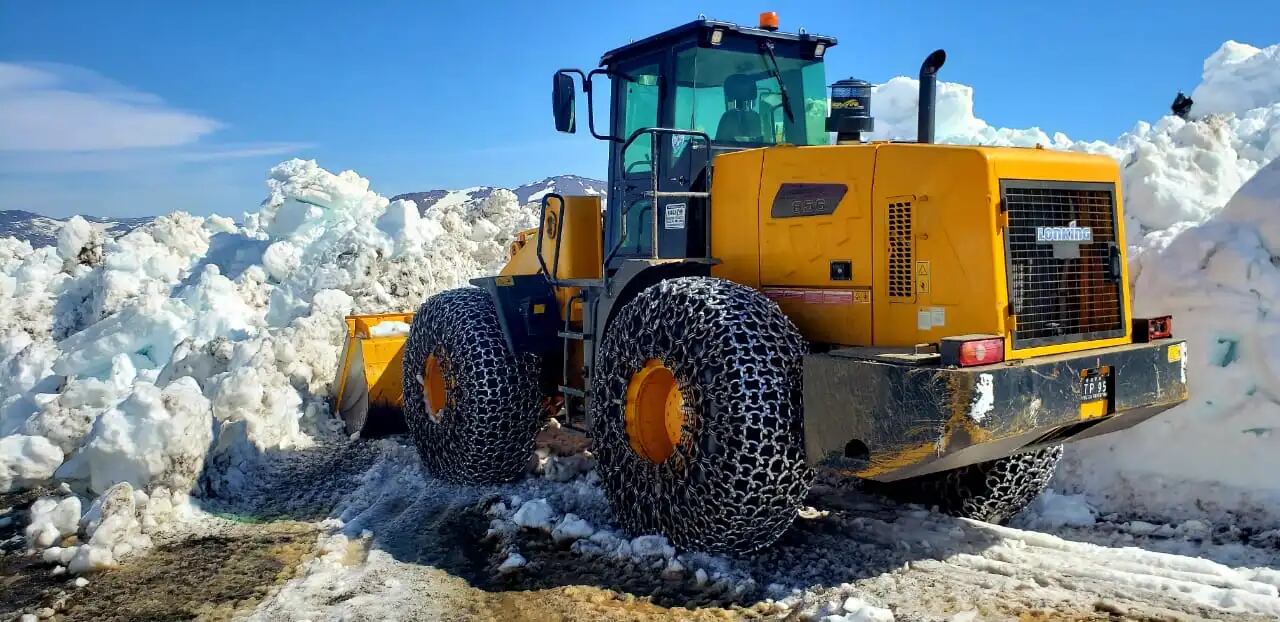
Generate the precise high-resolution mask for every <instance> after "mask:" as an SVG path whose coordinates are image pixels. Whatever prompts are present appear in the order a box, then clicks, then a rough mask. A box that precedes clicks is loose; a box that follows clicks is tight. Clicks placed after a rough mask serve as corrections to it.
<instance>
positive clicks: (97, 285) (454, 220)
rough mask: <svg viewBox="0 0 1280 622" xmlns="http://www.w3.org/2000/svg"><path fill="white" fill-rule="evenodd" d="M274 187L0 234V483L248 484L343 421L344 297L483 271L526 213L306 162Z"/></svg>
mask: <svg viewBox="0 0 1280 622" xmlns="http://www.w3.org/2000/svg"><path fill="white" fill-rule="evenodd" d="M267 186H268V189H269V191H270V194H269V196H268V198H267V200H265V201H264V202H263V204H262V206H261V209H259V210H258V211H256V212H253V213H248V214H245V216H244V218H243V223H244V224H243V226H238V225H236V224H235V223H234V222H233V221H231V220H230V219H227V218H223V217H219V216H211V217H209V218H199V217H195V216H191V215H188V214H184V213H173V214H169V215H167V216H162V217H160V218H158V219H156V220H155V221H154V222H153V223H151V224H149V225H146V226H144V227H142V228H140V229H137V230H135V231H133V232H131V233H129V234H127V235H125V236H122V237H120V238H118V239H114V240H110V241H106V242H104V241H103V237H102V236H101V234H99V233H98V232H97V231H96V230H94V229H93V228H92V227H90V226H88V223H86V222H85V221H84V220H83V219H78V218H73V219H71V220H70V221H68V222H67V223H66V224H65V225H64V226H63V228H62V230H61V231H60V232H59V234H58V238H57V240H58V244H57V245H56V246H50V247H45V248H39V249H33V248H31V247H30V245H28V244H26V243H23V242H19V241H17V240H14V239H9V238H6V239H0V305H3V306H4V307H5V308H6V309H9V310H11V312H9V313H6V314H3V315H0V447H2V448H3V451H0V491H6V492H7V491H10V490H16V489H22V488H25V487H28V486H31V485H35V484H39V483H41V482H44V481H47V480H49V479H50V478H51V477H54V478H56V479H58V480H61V481H64V482H67V483H70V484H72V486H73V487H74V488H75V489H76V490H77V491H79V492H80V493H81V494H84V495H87V496H88V497H89V498H92V495H94V494H103V493H105V492H106V491H107V490H109V489H113V488H112V487H113V486H115V485H116V484H119V483H122V482H124V483H127V484H128V485H130V486H132V487H133V490H135V491H136V492H137V494H139V495H147V494H154V492H155V491H156V490H172V491H180V492H181V493H182V494H185V493H187V492H190V491H195V492H200V491H208V492H213V493H227V494H230V493H234V492H236V491H237V490H240V489H242V488H244V487H245V485H246V483H247V482H248V481H249V480H251V479H252V477H253V473H254V470H255V469H256V468H257V466H256V465H257V464H258V462H259V461H260V460H261V458H262V456H263V455H264V454H267V453H269V452H272V451H279V450H294V449H298V448H302V447H306V446H309V445H311V444H312V443H313V442H314V441H315V439H318V438H329V437H332V436H334V435H335V434H336V429H337V427H338V426H339V424H338V422H337V421H336V420H335V418H334V417H332V416H331V414H330V413H329V412H328V405H327V399H328V398H329V396H330V394H331V392H332V387H333V380H334V374H335V370H336V369H337V364H338V357H339V355H340V349H341V346H342V342H343V339H344V338H345V330H346V328H345V324H344V322H343V316H344V315H346V314H349V313H352V312H386V311H392V310H399V311H412V310H415V309H416V307H417V305H418V304H419V303H420V302H421V301H422V300H423V299H424V298H425V297H426V296H427V295H428V294H430V293H433V292H435V291H437V290H440V289H444V288H449V287H457V286H460V285H464V284H465V283H466V281H467V279H469V278H472V277H475V276H479V275H482V274H486V273H489V272H492V271H493V270H495V269H496V268H497V267H498V266H499V265H500V264H501V263H502V262H503V261H504V260H505V259H506V251H507V248H508V244H509V241H510V239H511V238H512V237H513V236H514V234H515V232H516V231H518V230H521V229H524V228H528V227H530V226H533V225H534V224H535V222H536V214H534V213H533V212H532V211H531V210H529V209H527V208H523V207H521V206H520V205H518V204H517V201H516V199H515V196H514V195H513V194H512V193H511V192H509V191H504V190H497V191H494V192H492V193H490V194H488V195H487V196H485V197H484V198H483V199H480V200H477V201H474V202H471V203H466V202H460V203H457V204H450V205H445V206H437V208H436V209H433V210H431V211H430V212H429V213H428V214H427V215H421V214H420V213H419V211H418V209H417V208H416V206H415V205H414V204H413V203H412V202H407V201H397V202H395V203H391V202H389V201H388V200H387V199H385V198H383V197H381V196H380V195H378V194H377V193H374V192H372V191H371V190H369V182H368V180H366V179H364V178H361V177H360V176H358V175H356V174H355V173H354V172H351V171H346V172H343V173H340V174H336V175H335V174H332V173H330V172H328V171H326V170H324V169H322V168H320V167H319V166H318V165H317V164H316V163H315V162H314V161H303V160H291V161H288V162H284V163H282V164H280V165H278V166H276V167H275V168H273V169H272V170H271V172H270V176H269V179H268V180H267ZM385 329H386V330H388V331H398V332H404V329H407V326H401V325H396V324H389V325H386V327H385ZM131 513H132V514H137V516H138V520H137V521H135V522H138V521H141V519H142V518H141V517H143V516H144V513H142V512H132V511H130V512H124V511H121V515H125V514H131ZM115 522H118V521H115ZM115 522H109V523H107V524H108V525H109V527H108V531H105V532H104V531H101V530H89V531H84V532H82V535H83V536H85V537H89V538H97V539H98V540H100V541H105V540H104V539H109V540H110V541H111V542H117V541H124V542H129V543H130V544H129V546H127V547H125V548H126V550H124V551H123V552H122V551H121V549H120V547H119V546H117V545H115V544H112V545H111V546H108V545H106V544H101V545H99V544H94V543H92V542H91V543H90V544H92V545H93V546H95V547H97V548H95V549H94V550H95V551H98V552H97V553H93V555H94V557H93V559H92V560H88V561H84V562H83V563H72V564H71V566H70V567H71V568H73V569H85V568H92V567H101V566H104V565H109V564H110V559H109V558H107V557H106V552H110V553H111V554H112V555H113V556H118V555H121V554H126V553H127V552H128V550H131V549H135V548H137V546H134V545H135V544H137V542H133V541H132V539H131V536H117V535H115V534H119V533H122V531H121V529H120V528H118V527H116V526H114V525H115ZM50 524H54V523H51V522H49V521H45V522H44V523H42V525H44V526H42V527H41V531H40V532H39V533H35V534H33V535H36V536H39V535H41V534H45V535H46V536H47V534H50V533H55V532H53V531H49V530H48V529H46V527H47V526H48V525H50ZM139 524H141V523H140V522H139ZM125 531H128V530H127V529H126V530H125ZM56 533H57V534H58V535H59V536H65V535H66V534H64V533H63V531H62V529H61V528H60V527H59V528H57V530H56ZM105 534H111V535H110V536H108V535H105ZM122 538H123V540H122ZM48 539H49V538H48V537H44V538H42V539H41V541H44V540H48ZM139 542H140V541H139ZM82 546H85V545H82ZM76 554H77V555H79V554H81V553H78V552H77V553H76ZM60 555H61V556H65V555H67V553H66V552H65V551H64V552H61V553H60ZM83 555H89V553H84V554H83ZM59 559H61V557H59ZM104 560H106V561H104ZM68 563H70V560H68Z"/></svg>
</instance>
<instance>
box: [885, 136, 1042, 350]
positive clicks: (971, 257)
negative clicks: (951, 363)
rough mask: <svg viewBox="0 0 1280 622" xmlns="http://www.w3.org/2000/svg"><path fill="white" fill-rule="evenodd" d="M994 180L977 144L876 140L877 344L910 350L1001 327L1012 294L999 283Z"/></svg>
mask: <svg viewBox="0 0 1280 622" xmlns="http://www.w3.org/2000/svg"><path fill="white" fill-rule="evenodd" d="M1024 151H1025V150H1024ZM989 179H990V172H989V166H988V162H987V159H986V157H985V156H984V154H983V152H982V151H981V150H979V149H974V148H963V147H947V146H941V145H909V144H902V145H899V144H889V145H881V146H880V149H879V152H878V156H877V161H876V178H875V193H874V194H875V196H874V198H873V203H874V212H875V217H874V224H873V227H872V231H873V237H874V243H873V249H874V254H875V257H876V258H877V259H882V261H881V263H879V265H878V267H877V268H876V270H877V271H876V279H875V288H874V293H873V295H872V297H873V299H874V301H875V302H874V307H875V318H876V321H875V335H874V337H873V339H872V343H874V344H875V345H877V346H886V347H908V346H912V345H915V344H920V343H935V342H937V341H938V340H940V339H941V338H943V337H948V336H953V335H964V334H971V333H995V334H1003V333H1004V308H1005V306H1006V295H1005V293H1004V290H1003V289H1001V288H1000V287H997V280H996V274H997V272H999V271H1001V267H1000V266H1001V265H1003V264H1002V261H1003V257H1002V256H998V255H996V247H997V245H996V237H997V222H996V210H997V202H998V200H999V197H998V195H997V194H996V191H995V190H994V189H993V187H991V186H989V185H988V184H989ZM997 187H998V186H997Z"/></svg>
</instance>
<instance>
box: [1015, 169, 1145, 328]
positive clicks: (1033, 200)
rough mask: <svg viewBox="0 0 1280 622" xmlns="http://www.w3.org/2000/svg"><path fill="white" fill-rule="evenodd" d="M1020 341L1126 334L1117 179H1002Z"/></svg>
mask: <svg viewBox="0 0 1280 622" xmlns="http://www.w3.org/2000/svg"><path fill="white" fill-rule="evenodd" d="M1001 187H1002V190H1003V195H1004V197H1003V198H1004V204H1003V206H1004V209H1005V211H1006V212H1007V213H1008V216H1009V228H1008V231H1007V232H1006V244H1007V245H1006V259H1007V261H1008V269H1009V271H1008V274H1009V303H1010V306H1011V307H1012V309H1011V310H1012V311H1013V313H1014V315H1016V316H1017V323H1016V324H1015V326H1016V328H1015V329H1014V331H1013V347H1014V348H1029V347H1035V346H1044V345H1050V344H1057V343H1072V342H1078V341H1093V340H1097V339H1107V338H1111V337H1120V336H1123V335H1124V327H1125V322H1126V321H1127V320H1126V319H1125V317H1124V315H1125V314H1124V305H1123V304H1121V302H1122V301H1121V298H1122V296H1121V291H1122V290H1121V282H1120V278H1121V271H1120V269H1121V265H1120V246H1119V245H1120V244H1122V243H1123V242H1124V241H1123V240H1120V239H1119V238H1118V236H1117V235H1116V214H1115V187H1114V186H1113V185H1112V184H1108V183H1083V182H1065V181H1063V182H1057V181H1027V180H1012V179H1006V180H1001Z"/></svg>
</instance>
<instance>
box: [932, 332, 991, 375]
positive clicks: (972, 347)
mask: <svg viewBox="0 0 1280 622" xmlns="http://www.w3.org/2000/svg"><path fill="white" fill-rule="evenodd" d="M939 350H940V351H941V354H942V364H943V365H946V366H951V367H973V366H975V365H991V364H992V363H999V362H1000V361H1003V360H1004V338H1003V337H995V336H992V335H961V336H959V337H947V338H945V339H943V340H942V343H941V344H940V347H939Z"/></svg>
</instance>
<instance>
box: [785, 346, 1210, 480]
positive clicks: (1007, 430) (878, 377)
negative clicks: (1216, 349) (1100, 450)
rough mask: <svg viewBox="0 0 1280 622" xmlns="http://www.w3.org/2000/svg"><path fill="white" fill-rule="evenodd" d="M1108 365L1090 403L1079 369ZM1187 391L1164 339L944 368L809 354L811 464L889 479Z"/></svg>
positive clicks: (1026, 446)
mask: <svg viewBox="0 0 1280 622" xmlns="http://www.w3.org/2000/svg"><path fill="white" fill-rule="evenodd" d="M1104 368H1105V369H1106V371H1107V380H1106V398H1105V399H1103V400H1093V401H1090V402H1087V403H1086V402H1083V401H1082V395H1083V383H1082V380H1081V378H1082V373H1084V372H1086V371H1087V370H1091V369H1104ZM1186 399H1187V378H1186V344H1185V342H1183V341H1181V340H1169V339H1166V340H1161V341H1157V342H1153V343H1135V344H1127V345H1122V346H1116V347H1110V348H1099V349H1094V350H1086V351H1083V352H1072V353H1069V354H1060V355H1053V356H1043V357H1036V358H1033V359H1026V360H1021V361H1009V362H1007V363H999V364H996V365H987V366H982V367H968V368H963V369H944V368H939V367H937V366H919V365H911V364H906V363H901V362H895V361H889V360H886V359H883V358H877V357H876V353H875V352H873V351H870V350H869V349H866V348H849V349H842V350H833V351H831V352H827V353H823V354H811V355H808V356H806V357H805V362H804V404H805V449H806V451H807V455H808V457H809V462H810V464H814V465H819V464H820V465H823V466H826V467H830V468H833V469H835V470H837V471H840V472H841V473H843V474H845V475H852V476H857V477H863V478H868V479H874V480H879V481H894V480H899V479H905V478H909V477H915V476H918V475H925V474H927V473H934V472H937V471H943V470H947V469H953V468H957V467H962V466H966V465H970V464H976V463H979V462H985V461H987V460H994V459H996V458H1002V457H1004V456H1008V455H1012V454H1015V453H1019V452H1022V451H1028V450H1032V449H1036V448H1038V447H1044V446H1047V445H1055V444H1059V443H1064V442H1069V441H1075V440H1079V439H1082V438H1088V437H1091V436H1097V435H1100V434H1106V433H1109V432H1115V431H1117V430H1123V429H1124V428H1128V427H1131V426H1133V425H1136V424H1138V423H1141V422H1142V421H1145V420H1147V419H1149V418H1151V417H1152V416H1154V415H1156V414H1159V413H1160V412H1163V411H1165V410H1167V409H1169V408H1172V407H1173V406H1176V405H1177V404H1179V403H1181V402H1183V401H1185V400H1186Z"/></svg>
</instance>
